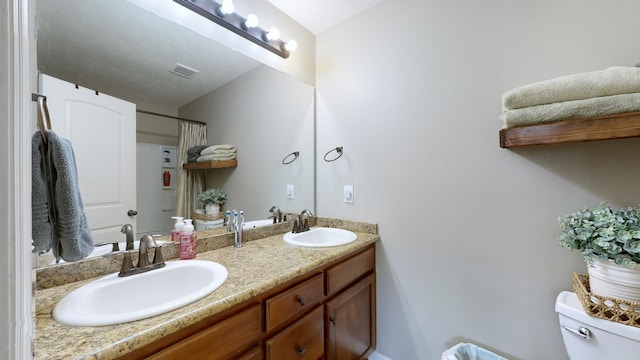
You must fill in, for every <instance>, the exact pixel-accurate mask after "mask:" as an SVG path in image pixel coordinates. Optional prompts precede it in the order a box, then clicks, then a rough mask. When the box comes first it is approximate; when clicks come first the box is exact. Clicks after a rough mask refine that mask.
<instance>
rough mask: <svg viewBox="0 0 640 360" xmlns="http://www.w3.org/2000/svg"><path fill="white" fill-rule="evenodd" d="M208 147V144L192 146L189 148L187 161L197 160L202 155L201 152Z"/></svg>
mask: <svg viewBox="0 0 640 360" xmlns="http://www.w3.org/2000/svg"><path fill="white" fill-rule="evenodd" d="M207 147H208V145H198V146H193V147H190V148H189V149H188V150H187V162H196V160H198V157H199V156H200V152H201V151H202V150H204V149H206V148H207Z"/></svg>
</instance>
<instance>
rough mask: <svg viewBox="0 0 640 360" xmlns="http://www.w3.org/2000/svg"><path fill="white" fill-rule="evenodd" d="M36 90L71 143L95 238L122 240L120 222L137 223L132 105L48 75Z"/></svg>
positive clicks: (54, 124) (53, 125)
mask: <svg viewBox="0 0 640 360" xmlns="http://www.w3.org/2000/svg"><path fill="white" fill-rule="evenodd" d="M40 89H41V92H42V94H43V95H45V96H46V97H47V105H48V107H49V114H50V117H51V128H52V130H53V131H55V132H56V134H58V135H59V136H61V137H63V138H65V139H68V140H70V141H71V144H72V145H73V151H74V154H75V158H76V164H77V168H78V183H79V186H80V195H81V196H82V202H83V204H84V211H85V214H86V216H87V221H88V223H89V227H90V228H91V232H92V234H93V238H94V242H95V243H96V244H99V243H104V242H113V241H124V237H123V236H124V235H122V234H121V233H120V229H121V227H122V225H123V224H131V225H133V226H134V230H135V228H136V227H135V225H136V218H135V214H134V213H135V210H136V105H135V104H133V103H130V102H127V101H124V100H121V99H117V98H114V97H111V96H109V95H105V94H99V95H96V93H95V91H92V90H89V89H84V88H82V87H80V88H77V89H76V86H75V85H74V84H71V83H68V82H66V81H62V80H59V79H56V78H53V77H51V76H47V75H41V86H40Z"/></svg>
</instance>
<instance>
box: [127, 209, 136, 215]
mask: <svg viewBox="0 0 640 360" xmlns="http://www.w3.org/2000/svg"><path fill="white" fill-rule="evenodd" d="M136 215H138V212H137V211H135V210H129V211H127V216H136Z"/></svg>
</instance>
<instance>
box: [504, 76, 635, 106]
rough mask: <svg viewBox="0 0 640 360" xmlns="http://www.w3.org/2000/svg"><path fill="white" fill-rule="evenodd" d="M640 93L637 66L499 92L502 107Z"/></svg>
mask: <svg viewBox="0 0 640 360" xmlns="http://www.w3.org/2000/svg"><path fill="white" fill-rule="evenodd" d="M632 93H640V68H638V67H635V66H629V67H622V66H619V67H611V68H608V69H605V70H601V71H592V72H586V73H579V74H573V75H568V76H562V77H558V78H555V79H550V80H546V81H540V82H536V83H533V84H529V85H525V86H521V87H518V88H515V89H513V90H510V91H507V92H505V93H504V94H502V108H503V109H504V110H513V109H520V108H525V107H529V106H536V105H545V104H552V103H560V102H565V101H572V100H585V99H591V98H596V97H603V96H611V95H620V94H632Z"/></svg>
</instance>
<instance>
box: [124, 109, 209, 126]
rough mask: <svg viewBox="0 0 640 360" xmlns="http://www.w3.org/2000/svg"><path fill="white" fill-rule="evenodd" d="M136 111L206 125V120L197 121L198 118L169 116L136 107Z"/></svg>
mask: <svg viewBox="0 0 640 360" xmlns="http://www.w3.org/2000/svg"><path fill="white" fill-rule="evenodd" d="M136 112H139V113H143V114H149V115H155V116H161V117H166V118H169V119H175V120H180V121H187V122H192V123H196V124H200V125H207V123H206V122H202V121H198V120H191V119H185V118H181V117H177V116H171V115H165V114H160V113H156V112H152V111H146V110H137V109H136Z"/></svg>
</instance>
